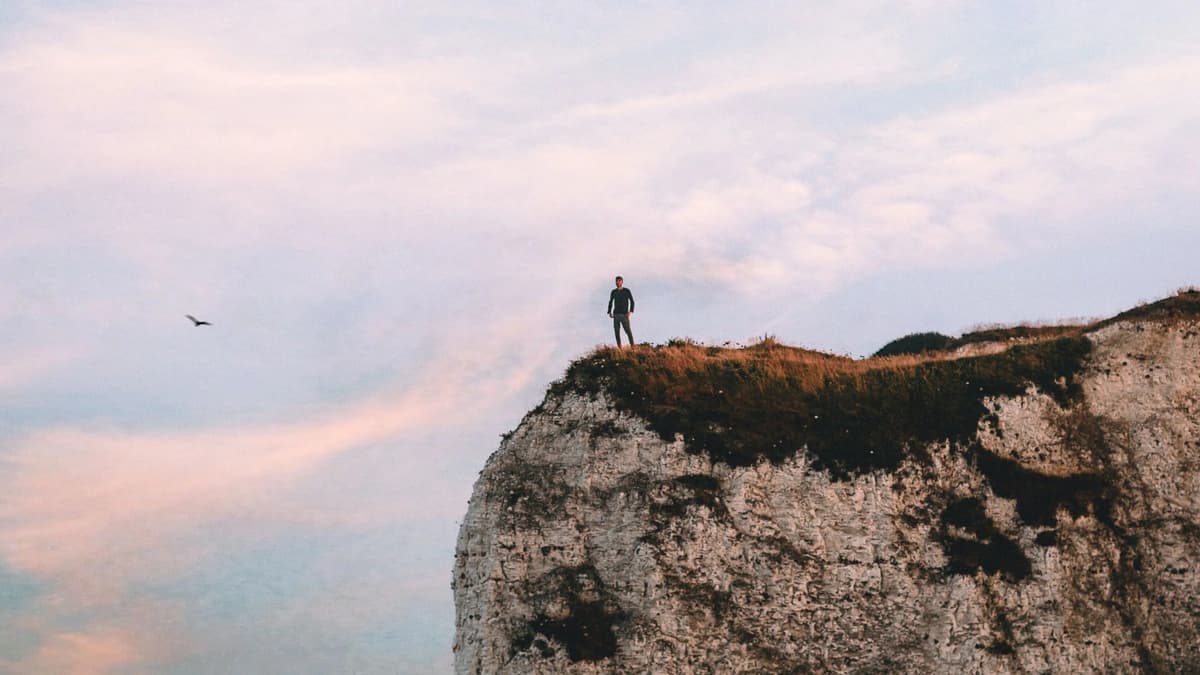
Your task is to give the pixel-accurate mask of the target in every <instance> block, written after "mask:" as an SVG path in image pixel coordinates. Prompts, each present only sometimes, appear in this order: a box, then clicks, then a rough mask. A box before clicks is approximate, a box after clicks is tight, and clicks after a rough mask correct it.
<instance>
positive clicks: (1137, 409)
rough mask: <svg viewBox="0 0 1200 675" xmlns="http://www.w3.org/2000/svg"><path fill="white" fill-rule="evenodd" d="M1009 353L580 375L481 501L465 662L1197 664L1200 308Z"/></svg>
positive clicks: (641, 351) (509, 666)
mask: <svg viewBox="0 0 1200 675" xmlns="http://www.w3.org/2000/svg"><path fill="white" fill-rule="evenodd" d="M994 333H995V335H990V336H989V340H990V341H989V342H986V343H983V342H980V343H979V344H977V345H975V346H973V348H972V349H970V350H965V351H964V350H963V349H961V348H960V349H953V350H951V349H946V350H941V351H933V352H923V353H921V354H915V355H914V354H908V355H899V356H891V357H887V358H872V359H865V360H853V359H848V358H843V357H838V356H832V355H827V354H820V353H817V352H810V351H807V350H802V349H796V348H791V347H786V346H783V345H779V344H775V343H773V342H771V341H765V342H764V343H762V344H759V345H755V346H752V347H748V348H744V349H720V348H714V347H704V346H700V345H695V344H691V343H687V342H676V343H672V344H669V345H665V346H661V347H638V348H635V349H629V350H626V351H624V352H618V351H616V350H608V349H602V350H600V351H598V352H596V353H594V354H592V355H589V356H587V357H585V358H583V359H580V360H579V361H577V362H575V363H574V364H572V366H571V368H570V369H569V370H568V372H567V375H566V376H565V377H564V378H563V379H562V380H560V381H558V382H556V383H554V384H553V385H552V386H551V388H550V390H549V392H548V393H547V395H546V399H545V401H544V402H543V403H542V404H541V405H540V406H539V407H538V408H537V409H536V410H534V411H532V412H530V413H529V414H528V415H527V416H526V417H525V419H524V420H522V422H521V423H520V425H519V426H518V427H517V428H516V430H514V431H513V432H512V433H511V434H509V435H507V436H506V437H505V439H504V440H503V441H502V443H501V445H500V448H499V450H498V451H497V452H495V453H494V454H493V455H492V456H491V458H490V459H489V460H488V462H487V465H486V466H485V468H484V469H483V471H482V473H481V475H480V478H479V480H478V482H477V483H476V485H475V489H474V493H473V496H472V498H471V502H470V505H469V508H468V511H467V515H466V517H465V519H464V521H463V523H462V528H461V531H460V534H459V541H458V548H457V554H456V560H455V566H454V572H453V586H454V595H455V604H456V610H457V626H456V636H455V644H454V650H455V664H456V669H457V671H458V672H459V673H530V672H535V673H612V672H639V673H651V672H662V673H759V672H910V673H926V672H930V673H932V672H941V673H972V672H974V673H984V672H986V673H1024V672H1039V673H1040V672H1139V671H1140V672H1200V562H1197V561H1198V560H1200V293H1197V292H1195V291H1187V292H1182V293H1180V294H1178V295H1176V296H1174V297H1172V298H1168V299H1166V300H1163V301H1161V302H1158V303H1154V304H1152V305H1147V306H1144V307H1140V308H1137V309H1135V310H1131V311H1130V312H1126V313H1124V314H1121V315H1118V316H1116V317H1113V318H1112V319H1108V320H1105V321H1101V322H1097V323H1094V324H1091V325H1089V326H1068V327H1062V328H1061V329H1057V330H1046V329H1039V330H1036V331H1024V332H1020V333H1016V332H1014V333H1011V334H1007V335H1006V334H1005V333H1004V332H1003V331H994ZM964 337H965V336H964Z"/></svg>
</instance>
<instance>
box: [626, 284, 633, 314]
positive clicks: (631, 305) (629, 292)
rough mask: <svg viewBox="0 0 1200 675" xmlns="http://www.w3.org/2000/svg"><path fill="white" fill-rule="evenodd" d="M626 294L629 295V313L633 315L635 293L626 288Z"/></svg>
mask: <svg viewBox="0 0 1200 675" xmlns="http://www.w3.org/2000/svg"><path fill="white" fill-rule="evenodd" d="M625 292H626V293H628V294H629V313H630V314H633V291H631V290H629V289H628V288H626V289H625Z"/></svg>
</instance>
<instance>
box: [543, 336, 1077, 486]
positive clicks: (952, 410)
mask: <svg viewBox="0 0 1200 675" xmlns="http://www.w3.org/2000/svg"><path fill="white" fill-rule="evenodd" d="M1090 346H1091V344H1090V343H1089V342H1088V341H1087V340H1086V339H1084V338H1079V337H1076V338H1062V339H1057V340H1048V341H1045V342H1040V343H1034V344H1028V345H1019V346H1016V347H1013V348H1011V349H1009V350H1007V351H1005V352H1002V353H999V354H990V355H986V356H979V357H973V358H963V359H948V358H945V357H944V356H926V357H916V356H902V357H890V358H883V359H868V360H863V361H856V360H853V359H849V358H846V357H839V356H831V355H828V354H822V353H819V352H813V351H809V350H804V349H798V348H795V347H786V346H783V345H780V344H778V343H775V342H773V341H770V342H763V343H760V344H757V345H753V346H750V347H746V348H744V349H720V348H714V347H701V346H698V345H693V344H689V343H685V342H679V343H675V344H672V345H665V346H656V347H638V348H635V349H625V350H616V349H601V350H599V351H597V352H595V353H593V354H592V355H590V356H587V357H585V358H583V359H580V360H578V361H576V362H575V363H573V364H572V365H571V367H570V369H569V370H568V371H567V375H566V377H564V378H563V379H562V380H560V381H559V382H557V383H555V385H553V387H552V390H551V391H552V393H559V394H561V393H563V392H565V391H567V390H575V391H580V392H596V391H604V392H606V393H607V394H608V395H609V396H610V398H611V399H612V401H613V403H614V405H616V407H617V408H619V409H621V410H624V411H627V412H630V413H633V414H636V415H638V416H640V417H642V418H643V419H646V420H647V421H649V423H650V426H651V428H652V429H654V430H655V431H656V432H658V433H659V435H660V436H661V437H662V438H663V439H664V440H668V441H670V440H673V439H674V438H675V436H676V434H679V435H680V436H682V438H683V440H684V442H685V444H686V447H687V450H688V451H689V452H692V453H708V454H709V456H711V457H712V458H713V459H714V460H716V461H720V462H725V463H727V464H730V465H733V466H746V465H750V464H753V463H754V462H756V461H758V460H759V459H761V458H765V459H767V460H769V461H772V462H780V461H783V460H784V459H786V458H787V457H790V456H792V455H794V454H795V453H796V451H797V450H799V449H800V448H802V447H807V448H808V453H809V456H810V457H811V458H812V460H813V462H814V463H815V464H816V466H817V467H818V468H822V469H828V470H829V471H830V472H831V473H832V474H833V475H834V476H835V477H846V476H848V475H851V474H854V473H860V472H864V471H870V470H873V469H894V468H895V467H896V466H897V465H898V464H899V463H900V461H901V459H903V457H904V456H905V454H906V453H907V452H908V451H909V449H910V448H912V449H919V448H921V447H923V446H924V445H926V444H928V443H931V442H937V441H951V442H955V443H967V442H969V441H970V440H971V439H973V438H974V436H975V432H976V430H977V428H978V424H979V422H980V420H981V419H984V418H985V417H986V416H987V415H989V411H988V410H987V409H986V407H985V405H984V399H985V398H986V397H989V396H1013V395H1017V394H1021V393H1023V392H1024V391H1025V390H1026V388H1027V387H1029V386H1030V385H1035V386H1037V387H1038V388H1039V389H1041V390H1042V391H1045V392H1047V393H1049V394H1051V395H1053V396H1054V397H1055V398H1056V399H1057V400H1059V401H1060V402H1061V403H1063V404H1066V403H1067V402H1068V401H1069V400H1070V399H1071V398H1072V397H1074V396H1076V395H1078V393H1079V391H1078V385H1077V384H1076V383H1075V381H1074V377H1075V374H1076V373H1077V372H1078V370H1079V369H1080V367H1081V366H1082V363H1083V360H1084V358H1085V357H1086V356H1087V354H1088V352H1089V350H1090Z"/></svg>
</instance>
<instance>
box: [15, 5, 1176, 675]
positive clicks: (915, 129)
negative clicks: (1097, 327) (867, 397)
mask: <svg viewBox="0 0 1200 675" xmlns="http://www.w3.org/2000/svg"><path fill="white" fill-rule="evenodd" d="M1198 29H1200V7H1196V6H1194V5H1193V4H1189V3H1184V2H1174V1H1171V2H1167V3H1163V4H1162V5H1160V6H1156V7H1155V8H1154V10H1153V11H1150V10H1148V9H1146V8H1141V7H1129V6H1125V5H1122V4H1119V3H1099V4H1083V3H1055V4H1053V5H1049V6H1048V5H1046V4H1045V3H1036V2H1017V3H1007V4H1004V5H983V6H980V5H975V4H970V3H964V2H958V1H955V0H910V1H905V2H901V3H881V2H870V1H863V2H852V3H848V4H842V5H839V6H837V7H780V6H778V5H775V4H772V3H750V4H739V5H738V6H737V7H736V8H731V7H724V6H720V5H705V6H695V7H693V6H689V5H685V4H682V3H670V2H665V3H654V4H639V5H614V6H606V7H553V8H539V7H534V6H518V7H505V8H498V7H496V6H494V5H491V4H487V3H476V2H460V3H453V4H451V5H446V4H444V3H419V2H418V3H411V4H406V5H404V6H403V7H395V6H392V5H390V4H388V3H381V2H374V1H372V0H352V1H351V2H346V3H339V4H336V5H333V4H325V3H320V2H313V1H310V0H305V1H304V2H301V3H299V4H297V3H294V2H287V3H285V2H279V1H277V0H270V1H269V2H265V3H258V4H256V5H255V6H253V7H245V6H244V5H241V4H236V3H232V2H228V1H227V0H215V1H214V2H206V3H198V2H180V3H172V4H170V5H169V6H168V5H156V4H154V3H143V2H133V1H131V0H71V1H69V2H52V3H43V2H34V1H32V0H17V1H16V2H10V3H6V4H5V5H3V6H2V7H0V120H3V121H4V122H5V123H4V124H0V142H2V143H3V145H4V147H6V148H8V149H9V151H8V152H6V153H4V154H3V155H2V156H0V323H2V325H3V326H4V330H3V331H2V332H0V345H2V346H3V347H4V349H3V352H2V353H3V356H0V410H2V411H3V413H0V493H2V494H4V495H5V499H4V500H0V672H72V673H96V674H101V675H102V674H106V673H172V674H176V675H197V674H201V673H225V672H277V671H278V670H279V669H281V668H283V667H285V666H286V668H287V669H289V670H294V671H298V672H314V673H317V672H358V673H397V672H399V673H441V672H450V671H451V670H452V667H453V655H452V653H451V642H452V639H453V631H454V606H453V602H452V596H451V591H450V578H451V568H452V565H453V558H454V547H455V540H456V537H457V534H458V523H459V521H460V519H461V518H462V517H463V515H464V513H465V512H466V508H467V500H468V497H469V495H470V493H471V489H472V486H473V484H474V481H475V478H476V476H477V475H478V472H479V471H480V469H481V468H482V467H483V465H484V461H485V460H486V459H487V458H488V456H489V455H490V454H491V453H492V452H493V451H495V449H496V448H497V446H498V444H499V439H500V437H501V435H502V434H504V433H506V432H508V431H510V430H511V429H513V428H514V427H515V426H516V425H517V423H518V422H519V420H520V419H521V416H522V415H523V414H524V413H525V411H527V410H529V409H531V408H533V407H534V405H536V403H537V402H538V401H539V400H541V399H542V396H543V395H544V392H545V391H546V387H547V385H548V384H549V383H550V382H552V381H553V380H555V379H556V378H559V377H560V376H562V375H563V373H564V372H565V370H566V368H567V366H568V364H569V363H571V361H572V360H574V359H576V358H579V357H580V356H582V355H584V354H587V353H589V352H591V351H592V350H594V349H596V348H597V347H599V346H604V345H611V344H612V342H613V333H612V321H611V319H609V318H608V317H607V316H606V315H605V312H604V311H603V305H604V303H605V301H606V300H607V295H608V291H609V289H610V288H611V284H612V282H613V277H614V275H616V274H620V275H622V276H623V277H624V279H625V284H626V286H625V287H626V288H629V289H630V290H631V292H632V293H633V295H634V297H635V301H636V303H637V309H636V312H635V314H634V317H633V319H632V329H633V336H634V338H635V339H636V341H637V343H638V344H646V343H664V342H666V341H667V340H669V339H671V338H687V339H694V340H696V341H700V342H702V343H705V344H713V345H721V344H737V343H744V342H746V341H749V340H754V339H756V337H758V336H768V335H769V336H774V337H775V339H777V340H779V341H780V342H784V343H787V344H791V345H796V346H805V347H806V348H812V347H811V346H812V345H816V346H817V347H816V348H817V349H820V350H822V351H826V350H827V351H829V352H830V353H838V354H845V355H850V356H853V357H855V358H861V357H863V356H865V355H868V354H871V353H873V352H874V351H876V350H878V349H879V348H881V347H882V346H884V345H885V344H887V343H888V342H889V341H890V340H893V339H896V338H900V337H902V336H905V335H909V334H913V333H918V332H939V333H944V334H947V335H957V334H961V333H963V332H969V331H970V330H971V328H972V327H973V326H976V327H978V326H981V325H989V324H1013V323H1016V322H1035V323H1036V322H1043V321H1061V320H1064V319H1066V318H1079V317H1109V316H1112V315H1114V314H1116V313H1117V312H1120V311H1124V310H1127V309H1130V308H1133V307H1134V306H1135V305H1137V303H1139V302H1153V301H1155V300H1158V299H1160V298H1164V297H1168V296H1169V295H1170V294H1171V293H1172V292H1174V291H1175V290H1176V289H1181V288H1185V287H1189V286H1190V285H1192V284H1196V283H1198V282H1200V279H1197V275H1196V271H1195V269H1196V268H1195V264H1194V257H1195V256H1194V251H1196V250H1198V249H1200V227H1196V225H1195V218H1196V213H1197V212H1198V209H1197V207H1198V206H1200V204H1198V202H1200V134H1197V133H1195V132H1196V131H1197V130H1200V103H1198V102H1196V101H1195V100H1194V98H1195V97H1194V96H1192V95H1191V94H1190V93H1189V92H1191V90H1192V89H1194V86H1192V83H1193V82H1195V81H1197V80H1198V79H1200V45H1198V44H1197V43H1196V41H1195V39H1194V36H1195V35H1196V34H1197V30H1198ZM187 314H191V315H194V316H195V317H197V318H198V319H200V320H203V321H209V322H211V324H212V325H207V326H194V325H193V324H192V322H191V321H189V320H188V319H187V318H185V316H186V315H187Z"/></svg>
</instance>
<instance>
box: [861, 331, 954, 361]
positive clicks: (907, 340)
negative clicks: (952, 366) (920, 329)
mask: <svg viewBox="0 0 1200 675" xmlns="http://www.w3.org/2000/svg"><path fill="white" fill-rule="evenodd" d="M953 341H954V338H952V337H950V336H949V335H942V334H941V333H912V334H911V335H905V336H904V337H902V338H896V339H895V340H892V341H891V342H889V343H887V344H886V345H884V346H883V347H881V348H880V349H879V351H877V352H875V354H874V356H876V357H879V356H900V355H901V354H924V353H925V352H938V351H945V350H946V349H947V348H948V347H949V345H950V343H951V342H953Z"/></svg>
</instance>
